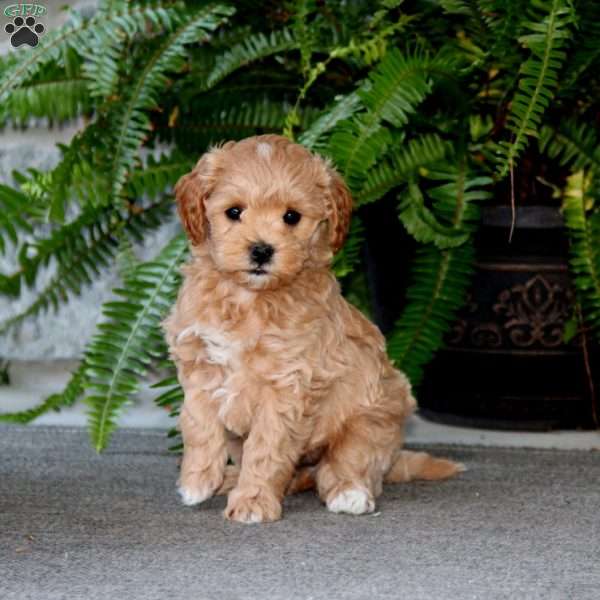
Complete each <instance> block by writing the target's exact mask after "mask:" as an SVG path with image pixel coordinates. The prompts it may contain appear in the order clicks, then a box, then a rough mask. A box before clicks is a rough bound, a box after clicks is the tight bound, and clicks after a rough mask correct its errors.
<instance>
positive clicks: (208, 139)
mask: <svg viewBox="0 0 600 600" xmlns="http://www.w3.org/2000/svg"><path fill="white" fill-rule="evenodd" d="M289 108H290V107H289V105H288V104H286V103H285V102H281V101H277V100H273V99H271V98H269V96H267V95H260V96H256V97H254V98H252V97H250V98H249V99H248V100H242V101H240V102H237V103H235V104H232V105H229V106H227V105H225V106H223V107H215V108H210V109H208V110H201V109H198V112H196V111H194V112H192V113H190V114H189V115H186V116H185V117H184V118H182V119H181V121H180V122H179V123H177V125H176V126H175V127H174V128H173V129H172V131H171V133H172V135H173V137H174V139H175V141H176V142H177V145H178V146H179V147H180V148H183V149H186V150H190V151H195V152H203V151H205V150H206V148H207V147H208V146H209V145H210V144H214V143H217V142H221V141H223V140H238V139H242V138H244V137H247V136H251V135H258V134H261V133H280V132H281V129H282V127H283V123H284V121H285V117H286V114H287V113H288V111H289ZM315 112H316V111H315V110H314V109H312V108H311V107H305V108H304V110H303V111H302V113H301V115H300V119H301V123H302V124H303V126H304V125H305V124H306V123H309V122H311V121H312V120H313V119H314V116H315Z"/></svg>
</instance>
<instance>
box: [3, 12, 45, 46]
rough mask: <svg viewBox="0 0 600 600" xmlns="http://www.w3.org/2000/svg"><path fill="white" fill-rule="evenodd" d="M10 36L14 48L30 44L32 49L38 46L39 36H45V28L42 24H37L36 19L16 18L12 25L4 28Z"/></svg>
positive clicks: (9, 24)
mask: <svg viewBox="0 0 600 600" xmlns="http://www.w3.org/2000/svg"><path fill="white" fill-rule="evenodd" d="M4 31H6V33H8V34H9V35H10V43H11V44H12V45H13V47H14V48H17V47H18V46H22V45H23V44H28V45H29V46H31V47H32V48H33V47H34V46H37V45H38V41H39V36H41V35H43V34H44V31H45V28H44V26H43V25H42V24H41V23H36V22H35V18H34V17H27V18H26V19H23V17H15V18H14V19H13V22H12V23H8V24H7V25H6V26H5V27H4Z"/></svg>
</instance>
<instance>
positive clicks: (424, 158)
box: [355, 134, 452, 206]
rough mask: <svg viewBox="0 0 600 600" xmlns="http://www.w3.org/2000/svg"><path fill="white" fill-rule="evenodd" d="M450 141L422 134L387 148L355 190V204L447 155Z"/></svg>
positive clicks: (382, 191) (372, 198)
mask: <svg viewBox="0 0 600 600" xmlns="http://www.w3.org/2000/svg"><path fill="white" fill-rule="evenodd" d="M451 151H452V145H451V144H450V143H448V142H445V141H444V140H442V139H441V138H440V137H439V136H438V135H436V134H424V135H422V136H420V137H418V138H415V139H412V140H409V141H408V142H405V143H402V144H400V145H398V146H397V148H395V149H393V150H391V151H390V153H389V154H388V156H387V158H386V160H383V161H379V162H378V164H377V165H375V166H374V167H373V169H371V171H370V172H369V173H368V175H367V177H366V180H365V183H364V186H363V187H362V189H361V190H360V191H359V192H358V193H356V194H355V200H356V204H357V205H358V206H360V205H362V204H366V203H367V202H373V201H374V200H378V199H379V198H381V197H382V196H383V195H384V194H386V193H387V192H389V191H390V190H391V189H393V188H395V187H398V186H399V185H401V184H403V183H406V182H407V181H408V180H409V179H410V178H411V177H413V176H414V175H415V174H416V173H417V171H418V169H420V168H423V167H427V166H431V165H435V163H437V162H439V161H441V160H443V159H444V158H445V157H446V156H448V155H450V153H451Z"/></svg>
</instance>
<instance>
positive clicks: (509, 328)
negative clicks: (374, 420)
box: [419, 206, 600, 430]
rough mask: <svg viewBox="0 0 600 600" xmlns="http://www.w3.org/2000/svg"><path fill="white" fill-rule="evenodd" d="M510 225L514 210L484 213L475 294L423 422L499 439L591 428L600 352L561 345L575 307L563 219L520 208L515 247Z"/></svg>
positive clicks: (431, 380) (578, 340)
mask: <svg viewBox="0 0 600 600" xmlns="http://www.w3.org/2000/svg"><path fill="white" fill-rule="evenodd" d="M510 223H511V212H510V208H509V207H506V206H490V207H487V208H486V209H485V210H484V215H483V220H482V226H481V228H480V231H479V234H478V237H477V240H476V246H477V263H476V273H475V277H474V281H473V287H472V292H471V294H470V297H469V300H468V302H467V305H466V307H465V308H464V310H463V311H462V312H461V314H460V315H459V318H458V320H457V322H456V324H455V326H454V328H453V330H452V331H451V333H450V334H449V335H448V336H447V340H446V347H445V348H444V349H443V350H441V351H440V352H439V353H438V354H437V356H436V358H435V359H434V361H433V362H432V363H431V364H430V365H429V366H428V368H427V370H426V374H425V377H424V384H423V386H422V389H421V390H420V393H419V404H420V407H421V412H422V413H423V415H424V416H426V417H428V418H430V419H432V420H435V421H443V422H447V423H453V424H461V425H467V426H476V427H491V428H495V429H525V430H547V429H556V428H563V429H571V428H595V427H597V415H600V407H598V406H597V405H596V406H595V404H597V400H595V399H594V393H593V391H592V387H593V386H594V385H595V388H596V390H598V388H599V387H600V367H599V361H598V359H599V356H598V349H597V347H596V346H594V345H590V341H589V338H588V342H587V344H586V345H585V347H584V343H583V339H582V337H581V336H577V337H575V338H574V339H573V340H571V341H570V342H569V343H565V341H564V340H563V333H564V327H565V323H566V322H567V321H568V320H569V319H570V318H571V316H572V315H573V313H574V310H575V305H574V293H573V289H572V285H571V281H570V277H569V270H568V242H567V238H566V235H565V232H564V225H563V220H562V216H561V214H560V212H559V210H558V209H557V208H553V207H549V206H527V207H521V208H518V209H517V221H516V225H517V226H516V229H515V232H514V235H513V239H512V242H511V243H509V242H508V236H509V229H510ZM585 350H587V354H588V361H587V368H586V360H585ZM588 369H591V373H595V375H593V376H592V378H590V376H589V373H588ZM593 379H595V381H593Z"/></svg>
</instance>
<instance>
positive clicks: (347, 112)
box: [298, 92, 361, 149]
mask: <svg viewBox="0 0 600 600" xmlns="http://www.w3.org/2000/svg"><path fill="white" fill-rule="evenodd" d="M360 107H361V101H360V98H359V96H358V94H357V93H356V92H351V93H350V94H347V95H346V96H342V97H341V98H340V97H338V98H336V99H335V101H334V103H333V105H332V106H331V107H329V108H327V109H326V110H325V111H323V113H322V114H321V115H320V116H319V117H318V118H317V119H316V120H315V121H314V122H313V123H312V124H311V125H310V126H309V127H308V128H307V129H305V130H304V132H303V133H302V134H301V135H300V136H299V138H298V142H299V143H300V144H302V145H304V146H306V147H307V148H311V149H315V148H317V147H318V146H319V145H321V142H322V140H323V138H324V137H325V135H326V134H328V133H329V132H330V131H331V130H332V129H333V128H334V127H335V126H336V125H337V124H338V123H339V122H340V121H343V120H346V119H349V118H350V117H351V116H352V115H353V114H354V113H356V112H358V110H359V109H360Z"/></svg>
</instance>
